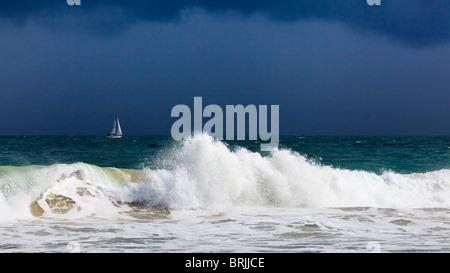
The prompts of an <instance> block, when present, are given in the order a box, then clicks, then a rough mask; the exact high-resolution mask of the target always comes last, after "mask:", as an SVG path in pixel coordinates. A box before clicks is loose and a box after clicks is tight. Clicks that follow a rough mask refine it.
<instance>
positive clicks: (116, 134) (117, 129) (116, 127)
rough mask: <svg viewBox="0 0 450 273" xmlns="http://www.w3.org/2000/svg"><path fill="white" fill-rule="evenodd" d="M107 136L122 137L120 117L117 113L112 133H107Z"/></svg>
mask: <svg viewBox="0 0 450 273" xmlns="http://www.w3.org/2000/svg"><path fill="white" fill-rule="evenodd" d="M106 137H107V138H121V137H122V128H120V122H119V118H118V116H117V115H116V118H115V119H114V125H113V128H112V130H111V133H110V134H107V135H106Z"/></svg>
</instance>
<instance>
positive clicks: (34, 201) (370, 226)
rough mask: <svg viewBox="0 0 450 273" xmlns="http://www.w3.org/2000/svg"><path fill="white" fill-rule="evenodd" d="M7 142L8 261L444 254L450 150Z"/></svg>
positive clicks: (340, 140)
mask: <svg viewBox="0 0 450 273" xmlns="http://www.w3.org/2000/svg"><path fill="white" fill-rule="evenodd" d="M259 147H260V143H258V142H255V141H234V142H233V141H216V140H214V139H212V138H211V137H209V136H207V135H202V136H196V137H194V138H192V139H189V140H185V141H174V140H172V139H171V138H170V137H143V136H135V137H132V136H128V137H127V136H125V137H123V138H121V139H107V138H104V137H98V136H92V137H91V136H77V137H69V136H66V137H47V136H45V137H43V136H20V137H19V136H14V137H0V151H1V153H0V252H372V251H376V252H428V251H431V252H448V251H450V137H381V136H377V137H370V136H355V137H317V136H316V137H308V136H291V137H287V136H286V137H281V138H280V145H279V148H278V149H276V150H274V151H272V152H260V151H259Z"/></svg>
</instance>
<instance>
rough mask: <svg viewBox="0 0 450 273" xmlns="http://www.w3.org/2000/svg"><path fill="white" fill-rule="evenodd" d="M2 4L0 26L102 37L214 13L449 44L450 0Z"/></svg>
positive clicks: (24, 0) (418, 43) (47, 0)
mask: <svg viewBox="0 0 450 273" xmlns="http://www.w3.org/2000/svg"><path fill="white" fill-rule="evenodd" d="M81 4H82V5H81V6H69V5H67V3H66V1H65V0H40V1H29V0H16V1H10V0H0V24H5V23H13V24H15V25H18V26H20V25H23V24H26V23H28V22H29V21H30V20H32V21H33V22H34V23H35V22H40V23H43V24H47V25H49V26H53V27H54V26H55V24H57V25H58V26H60V27H64V26H66V27H71V28H73V27H74V26H77V28H79V29H82V30H87V31H91V32H93V33H99V34H107V35H108V34H115V33H118V32H121V31H124V30H126V29H127V28H128V27H129V26H132V25H133V24H136V23H140V22H171V21H174V22H176V21H178V20H179V19H180V17H181V14H182V13H183V11H189V10H192V9H201V10H204V11H206V12H208V13H210V14H213V15H214V14H221V15H224V14H225V15H227V14H239V15H240V16H242V17H244V18H245V17H249V16H252V15H255V14H259V15H262V16H264V17H266V18H268V19H269V20H274V21H279V22H282V23H290V22H298V21H305V20H321V21H328V22H333V23H336V22H338V23H342V24H344V25H347V26H349V27H351V28H353V29H355V30H356V31H358V32H360V33H376V34H378V35H381V36H387V37H389V38H393V39H394V40H396V41H399V42H401V43H402V44H404V45H407V46H411V47H427V46H433V45H437V44H441V43H446V42H448V41H449V40H450V2H449V1H448V0H432V1H430V0H382V1H381V6H369V5H368V4H367V2H366V0H342V1H340V0H326V1H325V0H324V1H317V0H281V1H273V0H272V1H270V0H245V1H241V0H218V1H211V0H174V1H162V0H152V1H148V0H129V1H118V0H108V1H107V0H81Z"/></svg>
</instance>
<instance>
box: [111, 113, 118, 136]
mask: <svg viewBox="0 0 450 273" xmlns="http://www.w3.org/2000/svg"><path fill="white" fill-rule="evenodd" d="M116 126H117V117H116V119H115V120H114V125H113V128H112V130H111V135H115V134H116Z"/></svg>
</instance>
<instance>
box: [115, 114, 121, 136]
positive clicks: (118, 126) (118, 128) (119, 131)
mask: <svg viewBox="0 0 450 273" xmlns="http://www.w3.org/2000/svg"><path fill="white" fill-rule="evenodd" d="M116 121H117V130H116V136H121V135H122V129H121V128H120V122H119V118H118V117H116ZM116 121H114V124H116Z"/></svg>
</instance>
